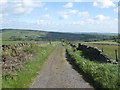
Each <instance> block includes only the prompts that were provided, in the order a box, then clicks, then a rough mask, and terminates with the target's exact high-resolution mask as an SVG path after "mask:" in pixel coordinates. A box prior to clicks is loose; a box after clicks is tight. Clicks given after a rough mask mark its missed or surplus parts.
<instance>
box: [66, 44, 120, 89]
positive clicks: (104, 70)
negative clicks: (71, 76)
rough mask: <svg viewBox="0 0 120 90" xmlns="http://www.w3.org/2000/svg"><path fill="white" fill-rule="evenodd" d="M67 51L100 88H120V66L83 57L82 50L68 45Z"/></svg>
mask: <svg viewBox="0 0 120 90" xmlns="http://www.w3.org/2000/svg"><path fill="white" fill-rule="evenodd" d="M66 49H67V53H68V54H69V55H70V57H71V59H72V60H73V62H74V63H75V64H76V65H77V66H78V68H79V69H80V70H82V71H83V72H84V73H85V75H86V76H87V77H88V78H89V79H90V80H92V81H93V83H94V84H95V86H96V87H98V88H118V85H119V81H120V80H118V79H119V78H118V66H117V65H114V64H110V63H107V64H106V63H96V62H94V61H90V60H88V59H85V58H83V57H82V56H81V55H82V52H81V51H74V49H73V48H72V47H71V46H69V45H66Z"/></svg>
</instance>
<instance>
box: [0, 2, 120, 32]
mask: <svg viewBox="0 0 120 90" xmlns="http://www.w3.org/2000/svg"><path fill="white" fill-rule="evenodd" d="M68 1H69V2H68ZM118 8H119V6H118V1H117V0H116V2H114V0H86V1H85V0H64V1H63V0H62V1H60V0H59V1H57V0H56V1H55V0H51V1H50V0H46V1H45V0H44V1H43V0H42V1H41V0H0V28H2V29H3V28H13V29H33V30H44V31H55V32H100V33H117V32H118V13H119V10H118Z"/></svg>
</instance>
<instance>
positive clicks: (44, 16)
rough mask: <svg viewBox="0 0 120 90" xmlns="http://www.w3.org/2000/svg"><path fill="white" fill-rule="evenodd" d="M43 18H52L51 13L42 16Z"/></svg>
mask: <svg viewBox="0 0 120 90" xmlns="http://www.w3.org/2000/svg"><path fill="white" fill-rule="evenodd" d="M42 18H43V19H51V18H52V17H51V15H50V14H45V15H43V16H42Z"/></svg>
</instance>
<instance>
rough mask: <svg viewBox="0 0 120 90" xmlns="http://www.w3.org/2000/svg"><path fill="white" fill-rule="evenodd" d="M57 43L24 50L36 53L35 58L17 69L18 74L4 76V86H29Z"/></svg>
mask: <svg viewBox="0 0 120 90" xmlns="http://www.w3.org/2000/svg"><path fill="white" fill-rule="evenodd" d="M56 46H57V44H51V45H47V46H44V47H40V46H33V47H32V48H30V47H27V48H24V49H23V50H24V51H25V52H26V53H34V58H33V59H32V60H29V61H28V62H26V63H24V65H23V68H22V69H20V70H19V69H16V74H14V75H11V76H12V78H11V76H10V75H9V76H10V77H9V76H7V77H4V76H3V78H2V84H3V88H28V87H29V84H30V83H31V82H32V79H33V78H34V77H35V76H36V75H37V74H38V72H39V70H40V69H41V67H42V65H43V63H44V62H45V60H46V59H47V57H48V56H49V54H50V53H51V52H52V51H53V50H54V49H55V47H56Z"/></svg>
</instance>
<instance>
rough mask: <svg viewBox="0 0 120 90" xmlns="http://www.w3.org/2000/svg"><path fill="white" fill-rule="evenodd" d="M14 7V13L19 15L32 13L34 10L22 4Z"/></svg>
mask: <svg viewBox="0 0 120 90" xmlns="http://www.w3.org/2000/svg"><path fill="white" fill-rule="evenodd" d="M12 8H13V10H12V13H13V14H17V15H20V14H26V13H30V12H31V11H32V10H33V8H31V7H23V6H22V4H15V5H14V6H13V7H12Z"/></svg>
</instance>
